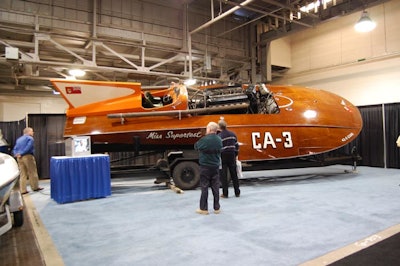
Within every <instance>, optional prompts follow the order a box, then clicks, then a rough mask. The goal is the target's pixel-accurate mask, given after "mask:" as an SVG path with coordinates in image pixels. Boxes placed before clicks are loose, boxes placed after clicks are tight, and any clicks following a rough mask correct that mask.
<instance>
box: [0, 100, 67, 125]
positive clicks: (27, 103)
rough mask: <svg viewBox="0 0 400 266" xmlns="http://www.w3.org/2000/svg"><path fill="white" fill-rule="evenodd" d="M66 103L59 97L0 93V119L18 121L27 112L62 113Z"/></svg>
mask: <svg viewBox="0 0 400 266" xmlns="http://www.w3.org/2000/svg"><path fill="white" fill-rule="evenodd" d="M67 107H68V105H67V104H66V102H65V101H64V100H63V99H62V98H61V96H60V97H27V96H4V95H0V121H2V122H6V121H19V120H21V119H24V118H25V117H26V115H27V114H42V113H43V114H63V113H65V110H66V109H67Z"/></svg>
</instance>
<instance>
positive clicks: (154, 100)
mask: <svg viewBox="0 0 400 266" xmlns="http://www.w3.org/2000/svg"><path fill="white" fill-rule="evenodd" d="M160 105H162V99H161V98H160V97H154V96H153V95H151V93H150V92H149V91H146V92H145V93H144V98H143V107H144V108H152V107H156V106H160Z"/></svg>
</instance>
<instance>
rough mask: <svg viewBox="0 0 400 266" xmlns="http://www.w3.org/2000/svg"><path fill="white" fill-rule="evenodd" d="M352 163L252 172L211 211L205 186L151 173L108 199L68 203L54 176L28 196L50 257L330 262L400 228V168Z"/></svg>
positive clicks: (53, 260) (66, 260)
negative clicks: (184, 185) (56, 194)
mask: <svg viewBox="0 0 400 266" xmlns="http://www.w3.org/2000/svg"><path fill="white" fill-rule="evenodd" d="M344 170H350V168H349V166H341V165H337V166H330V167H323V168H305V169H292V170H275V171H258V172H245V173H244V179H241V181H240V182H241V191H242V194H241V197H240V198H235V197H231V198H228V199H221V210H222V212H221V213H220V214H218V215H217V214H213V213H211V214H210V215H207V216H203V215H199V214H196V213H195V210H196V209H197V208H198V203H199V198H200V190H199V189H197V190H192V191H185V192H184V193H183V194H177V193H175V192H173V191H172V190H170V189H168V188H166V187H165V186H163V185H154V184H153V180H150V179H141V178H119V179H112V195H111V196H109V197H107V198H102V199H94V200H87V201H80V202H73V203H68V204H58V203H56V202H55V201H53V200H52V199H51V198H50V182H49V181H48V180H47V181H41V186H43V187H45V190H44V191H42V192H41V193H30V194H29V195H27V196H24V198H25V202H26V212H27V213H28V215H29V217H30V218H31V221H32V225H33V230H34V232H35V236H36V239H37V243H38V247H39V249H40V252H41V254H42V257H43V261H45V265H71V266H72V265H172V264H173V265H204V264H207V263H212V264H227V265H285V266H287V265H300V264H303V265H327V264H329V263H332V262H334V261H337V260H339V259H341V258H343V257H345V256H347V255H349V254H351V253H353V252H356V251H358V250H360V249H362V248H366V247H368V246H371V245H373V244H374V243H377V242H378V241H381V240H383V239H385V238H387V237H389V236H391V235H394V234H396V233H398V232H400V226H399V224H400V212H399V211H398V202H399V200H400V187H399V184H400V170H399V169H382V168H370V167H358V171H357V173H345V172H344ZM231 189H232V188H231ZM230 194H231V195H232V194H233V193H232V192H231V193H230ZM211 197H212V196H211V193H210V196H209V204H210V205H209V206H210V209H211V200H212V198H211ZM13 230H14V229H13ZM7 234H9V232H8V233H7ZM7 234H6V235H7ZM2 237H3V236H2ZM21 242H22V243H20V245H21V246H22V245H28V244H29V245H30V244H31V243H23V242H24V241H21ZM2 249H3V244H2ZM0 254H2V260H1V261H3V257H4V252H3V251H2V253H0ZM6 254H7V253H6ZM6 256H7V255H6ZM6 265H7V264H6ZM10 265H11V264H10ZM13 265H16V264H13ZM19 265H24V264H19ZM25 265H26V264H25Z"/></svg>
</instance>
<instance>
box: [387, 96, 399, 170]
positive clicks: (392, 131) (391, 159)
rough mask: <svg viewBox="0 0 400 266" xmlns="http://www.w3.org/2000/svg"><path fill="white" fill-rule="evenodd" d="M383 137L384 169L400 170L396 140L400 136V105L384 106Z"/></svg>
mask: <svg viewBox="0 0 400 266" xmlns="http://www.w3.org/2000/svg"><path fill="white" fill-rule="evenodd" d="M384 108H385V136H386V167H388V168H400V148H399V147H397V144H396V140H397V138H398V137H399V136H400V125H399V122H400V103H394V104H386V105H385V106H384Z"/></svg>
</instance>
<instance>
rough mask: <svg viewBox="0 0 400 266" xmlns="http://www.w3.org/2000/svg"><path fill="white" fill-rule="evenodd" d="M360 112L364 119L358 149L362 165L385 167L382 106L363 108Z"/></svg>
mask: <svg viewBox="0 0 400 266" xmlns="http://www.w3.org/2000/svg"><path fill="white" fill-rule="evenodd" d="M359 110H360V112H361V116H362V119H363V129H362V131H361V133H360V136H359V145H360V146H359V148H358V151H359V153H360V155H361V157H362V161H361V165H366V166H374V167H384V166H385V162H384V145H383V116H382V114H383V113H382V105H375V106H363V107H360V108H359Z"/></svg>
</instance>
